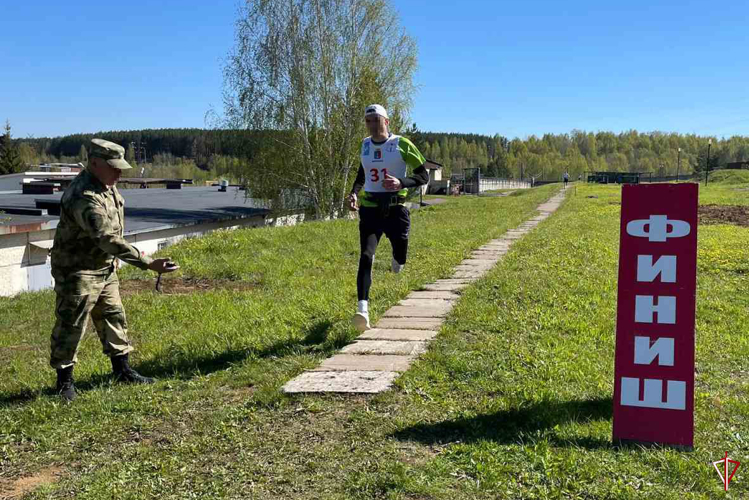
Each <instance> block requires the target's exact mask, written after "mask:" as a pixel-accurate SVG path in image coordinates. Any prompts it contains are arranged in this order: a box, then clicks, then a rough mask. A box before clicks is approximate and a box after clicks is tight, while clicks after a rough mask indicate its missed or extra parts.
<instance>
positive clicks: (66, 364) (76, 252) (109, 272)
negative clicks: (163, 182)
mask: <svg viewBox="0 0 749 500" xmlns="http://www.w3.org/2000/svg"><path fill="white" fill-rule="evenodd" d="M124 157H125V150H124V149H123V148H122V146H119V145H118V144H115V143H113V142H109V141H105V140H102V139H93V140H92V141H91V146H90V151H89V153H88V167H87V168H86V169H85V170H83V171H82V172H81V173H80V174H79V175H78V176H77V177H76V178H75V180H73V182H72V183H71V184H70V187H68V188H67V189H66V190H65V194H63V196H62V202H61V213H60V222H59V224H58V226H57V231H56V233H55V241H54V245H53V247H52V276H53V277H54V279H55V293H56V294H57V301H56V308H55V315H56V317H57V322H56V323H55V328H54V330H53V331H52V345H51V348H52V354H51V359H50V365H51V366H52V367H53V368H55V369H56V370H57V391H58V392H59V393H60V395H61V396H62V397H63V399H65V400H67V401H72V400H73V399H75V388H74V386H73V366H74V365H75V363H76V362H77V360H78V359H77V351H78V345H79V344H80V341H81V338H82V337H83V333H84V332H85V331H86V325H87V324H88V317H89V315H90V316H91V318H92V319H93V321H94V326H95V327H96V331H97V333H98V334H99V339H100V340H101V343H102V345H103V347H104V354H106V355H107V356H109V357H110V358H111V360H112V369H113V371H114V375H115V379H116V380H118V381H121V382H134V383H153V381H154V380H153V379H151V378H147V377H143V376H142V375H140V374H139V373H137V372H136V371H135V370H133V369H132V368H131V367H130V365H129V363H128V355H129V353H130V352H131V351H132V350H133V347H132V346H131V345H130V341H129V340H128V337H127V321H126V319H125V310H124V309H123V307H122V302H121V301H120V291H119V281H118V279H117V272H116V267H117V264H116V262H117V259H120V260H122V261H124V262H127V263H128V264H132V265H134V266H136V267H139V268H141V269H150V270H152V271H156V272H158V273H168V272H172V271H175V270H176V269H177V268H178V267H177V266H175V265H174V264H172V263H171V261H170V260H169V259H157V260H153V259H151V258H150V257H146V256H145V255H142V254H141V252H140V251H139V250H138V249H137V248H135V247H134V246H132V245H131V244H130V243H128V242H127V241H126V240H125V239H124V237H123V234H124V233H123V231H124V221H125V209H124V200H123V198H122V196H121V195H120V193H119V192H118V191H117V188H116V187H115V184H116V183H117V181H118V180H119V178H120V176H121V175H122V171H123V170H126V169H129V168H132V167H131V166H130V165H129V164H128V163H127V162H126V161H125V160H124Z"/></svg>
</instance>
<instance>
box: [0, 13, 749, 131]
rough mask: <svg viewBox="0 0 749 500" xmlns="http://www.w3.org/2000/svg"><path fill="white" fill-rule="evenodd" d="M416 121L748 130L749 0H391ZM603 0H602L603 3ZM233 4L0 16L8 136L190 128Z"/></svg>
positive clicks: (468, 126)
mask: <svg viewBox="0 0 749 500" xmlns="http://www.w3.org/2000/svg"><path fill="white" fill-rule="evenodd" d="M391 1H392V2H393V5H394V7H395V9H396V10H397V12H398V14H399V16H400V18H401V23H402V24H403V26H404V27H405V28H406V30H407V31H408V32H409V34H410V35H411V36H413V37H414V38H415V39H416V40H417V42H418V45H419V66H420V67H419V72H418V75H417V83H418V85H419V92H418V94H417V95H416V98H415V101H414V107H413V110H412V119H413V121H415V122H416V123H417V125H418V126H419V128H420V129H422V130H433V131H445V132H474V133H483V134H495V133H499V134H502V135H505V136H508V137H510V138H512V137H525V136H528V135H530V134H536V135H541V134H543V133H546V132H552V133H564V132H569V131H571V130H573V129H582V130H591V131H598V130H612V131H614V132H620V131H624V130H629V129H637V130H640V131H652V130H662V131H668V132H670V131H674V132H681V133H697V134H700V135H716V136H730V135H749V59H748V58H747V55H748V54H749V31H747V29H749V2H747V1H746V0H741V1H734V2H720V1H717V2H710V3H706V2H695V1H680V2H675V1H668V2H652V1H648V2H645V1H642V0H629V1H627V2H601V1H596V2H594V1H589V0H569V1H566V2H559V1H512V2H503V1H484V0H480V1H464V2H447V1H442V0H431V1H428V0H391ZM613 5H615V6H613ZM236 11H237V2H236V1H235V0H215V1H213V2H206V1H198V0H182V1H179V2H178V1H174V0H164V1H160V2H146V1H142V0H131V1H129V2H127V3H121V4H120V5H119V6H116V5H115V3H114V2H101V1H97V2H94V1H90V0H78V1H76V0H72V1H70V2H59V1H50V0H32V1H26V2H7V5H3V9H2V17H0V119H2V120H3V121H4V119H5V118H8V119H10V121H11V125H12V126H13V132H14V136H16V137H26V136H28V135H33V136H35V137H41V136H56V135H62V134H68V133H75V132H95V131H99V130H114V129H117V130H126V129H139V128H167V127H203V126H205V122H204V116H205V113H206V112H207V111H208V110H209V109H211V107H214V108H216V109H217V110H219V111H220V110H221V106H222V104H221V86H222V76H221V60H222V58H223V57H224V56H225V55H226V53H227V51H228V50H229V49H230V47H231V45H232V42H233V29H234V28H233V21H234V19H235V17H236Z"/></svg>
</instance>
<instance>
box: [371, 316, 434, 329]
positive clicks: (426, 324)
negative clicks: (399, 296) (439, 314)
mask: <svg viewBox="0 0 749 500" xmlns="http://www.w3.org/2000/svg"><path fill="white" fill-rule="evenodd" d="M441 326H442V318H413V317H411V318H382V319H381V320H380V321H378V322H377V324H376V325H375V328H374V329H395V330H439V329H440V327H441Z"/></svg>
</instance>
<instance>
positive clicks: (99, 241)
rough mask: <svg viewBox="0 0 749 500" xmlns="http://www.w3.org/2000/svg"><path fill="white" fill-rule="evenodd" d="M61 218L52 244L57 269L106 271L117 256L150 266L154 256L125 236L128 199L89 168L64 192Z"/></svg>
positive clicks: (54, 263)
mask: <svg viewBox="0 0 749 500" xmlns="http://www.w3.org/2000/svg"><path fill="white" fill-rule="evenodd" d="M60 208H61V212H60V222H59V224H58V226H57V231H56V233H55V241H54V244H53V246H52V268H53V270H55V271H57V272H64V273H75V272H81V271H83V272H87V271H88V272H93V273H99V272H105V271H107V270H109V269H112V267H113V265H114V259H115V258H118V259H120V260H122V261H124V262H127V263H128V264H132V265H134V266H136V267H139V268H141V269H146V268H147V267H148V265H149V264H150V263H151V262H153V259H151V258H150V257H146V256H144V255H141V253H140V251H139V250H138V249H137V248H135V247H134V246H133V245H131V244H130V243H128V242H127V241H126V240H125V238H124V236H123V235H124V226H125V224H124V222H125V200H124V199H123V198H122V196H121V195H120V193H119V191H117V188H116V187H112V188H111V189H107V187H106V186H105V185H104V184H102V183H101V182H100V181H99V179H97V178H96V177H95V176H94V175H93V174H92V173H91V172H90V171H89V170H88V169H86V170H84V171H83V172H81V173H80V174H79V175H78V177H76V178H75V179H74V180H73V182H72V183H71V184H70V187H68V188H67V189H66V190H65V194H63V196H62V202H61V207H60Z"/></svg>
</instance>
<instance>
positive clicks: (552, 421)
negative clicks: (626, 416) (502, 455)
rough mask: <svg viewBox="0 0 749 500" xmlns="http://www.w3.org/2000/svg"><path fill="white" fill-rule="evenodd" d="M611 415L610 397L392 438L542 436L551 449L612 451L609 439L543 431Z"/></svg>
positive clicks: (423, 427) (432, 441) (440, 441)
mask: <svg viewBox="0 0 749 500" xmlns="http://www.w3.org/2000/svg"><path fill="white" fill-rule="evenodd" d="M612 415H613V400H612V399H611V398H594V399H586V400H574V401H563V402H557V401H545V402H540V403H534V404H531V405H528V406H524V407H522V408H514V409H510V410H503V411H499V412H496V413H489V414H483V415H477V416H474V417H470V418H459V419H453V420H443V421H441V422H435V423H424V424H416V425H412V426H409V427H406V428H404V429H401V430H400V431H397V432H395V433H393V434H392V435H391V436H392V437H395V438H396V439H399V440H402V441H417V442H420V443H423V444H429V445H445V444H449V443H455V442H461V443H472V442H477V441H494V442H496V443H499V444H518V443H520V442H522V441H526V440H533V439H534V438H535V437H537V436H541V435H542V436H543V438H545V439H547V440H548V441H549V443H550V444H552V445H554V446H577V447H582V448H586V449H601V448H612V447H613V445H612V443H611V441H610V440H609V439H599V438H593V437H583V438H562V437H558V436H557V435H556V433H555V432H544V431H547V430H551V429H554V427H555V426H557V425H560V424H564V423H567V422H572V421H574V422H589V421H605V420H611V418H612Z"/></svg>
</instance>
